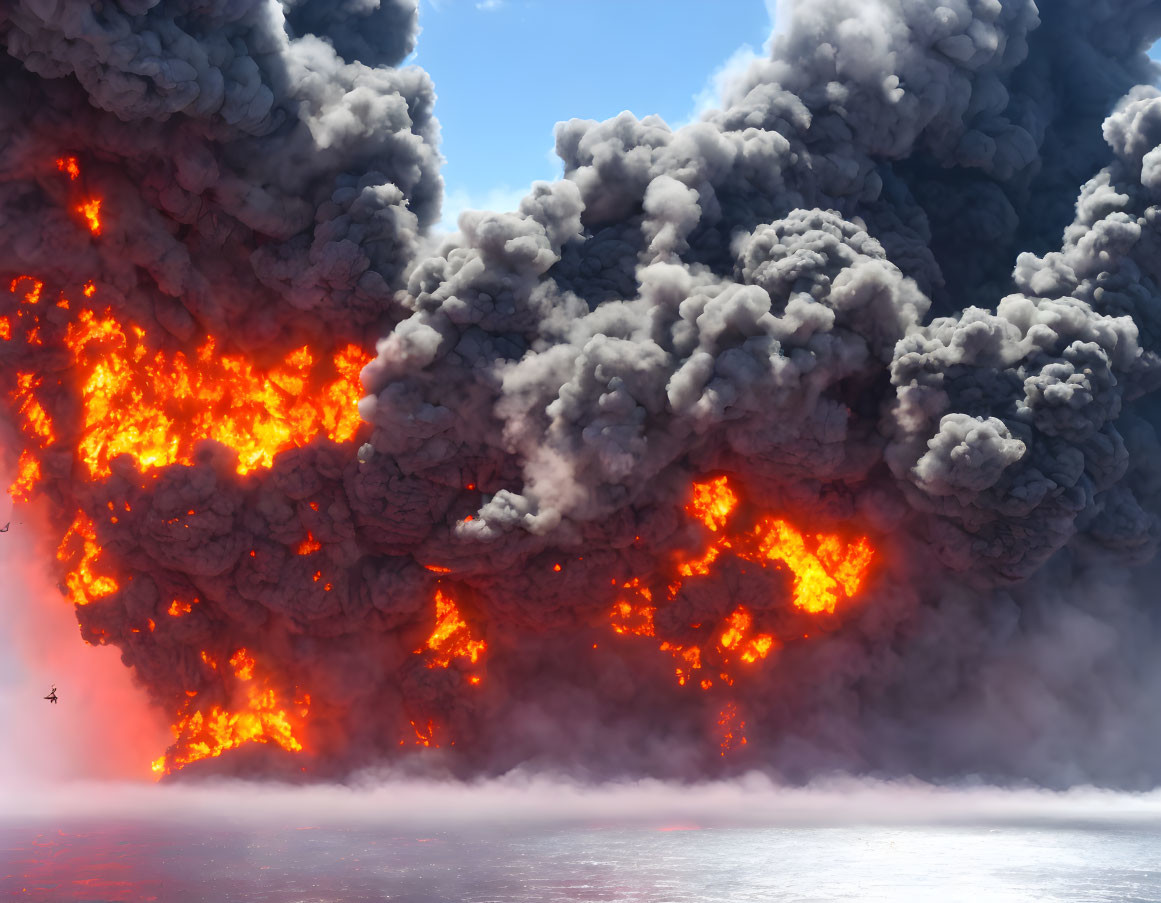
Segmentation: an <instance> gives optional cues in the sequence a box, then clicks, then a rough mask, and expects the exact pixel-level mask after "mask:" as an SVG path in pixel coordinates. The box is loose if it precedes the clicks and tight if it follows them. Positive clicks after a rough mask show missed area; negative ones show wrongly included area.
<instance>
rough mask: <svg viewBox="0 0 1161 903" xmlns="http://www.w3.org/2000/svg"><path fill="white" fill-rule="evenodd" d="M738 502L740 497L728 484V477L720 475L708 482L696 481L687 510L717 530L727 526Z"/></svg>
mask: <svg viewBox="0 0 1161 903" xmlns="http://www.w3.org/2000/svg"><path fill="white" fill-rule="evenodd" d="M737 504H738V497H737V496H736V495H734V493H733V491H732V490H731V489H730V487H729V485H727V481H726V478H725V477H718V478H717V479H716V480H712V481H710V482H708V483H694V484H693V499H692V500H691V501H690V503H689V504H688V505H687V506H686V509H685V510H686V511H688V512H689V513H690V514H692V515H693V516H694V517H696V518H697V519H698V520H700V521H701V522H702V523H703V524H705V525H706V526H707V527H709V528H710V529H711V530H714V531H716V530H718V529H719V528H720V527H724V526H725V524H726V521H727V520H728V519H729V517H730V515H731V514H732V513H733V511H734V508H735V507H737Z"/></svg>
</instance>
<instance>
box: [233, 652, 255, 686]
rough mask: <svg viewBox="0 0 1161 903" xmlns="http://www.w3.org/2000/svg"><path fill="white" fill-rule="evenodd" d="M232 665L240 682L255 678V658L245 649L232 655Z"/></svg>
mask: <svg viewBox="0 0 1161 903" xmlns="http://www.w3.org/2000/svg"><path fill="white" fill-rule="evenodd" d="M230 664H231V665H233V666H234V675H235V676H236V677H237V678H238V679H239V680H250V679H251V678H252V677H253V676H254V657H253V656H252V655H250V654H249V653H248V652H247V651H246V650H245V649H239V650H238V651H237V652H235V653H234V654H233V655H231V656H230Z"/></svg>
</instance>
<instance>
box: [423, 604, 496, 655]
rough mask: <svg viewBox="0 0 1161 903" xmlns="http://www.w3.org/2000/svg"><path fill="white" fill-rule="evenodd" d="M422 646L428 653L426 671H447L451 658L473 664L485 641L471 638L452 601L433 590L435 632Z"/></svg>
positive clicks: (482, 649) (484, 647)
mask: <svg viewBox="0 0 1161 903" xmlns="http://www.w3.org/2000/svg"><path fill="white" fill-rule="evenodd" d="M425 645H426V647H427V649H428V650H430V652H431V655H430V657H429V658H428V661H427V667H429V668H446V667H448V666H449V665H451V662H452V659H454V658H463V659H467V660H468V661H469V662H471V663H472V664H473V665H474V664H476V662H478V661H479V659H480V656H481V655H482V654H483V652H484V650H485V649H486V648H487V644H486V643H485V642H484V640H476V639H472V633H471V630H470V629H469V627H468V622H467V621H465V620H464V619H463V617H462V616H461V615H460V610H459V609H458V608H457V607H456V604H455V602H453V601H452V599H451V598H450V597H449V596H447V595H446V594H445V593H444V592H443V591H442V590H441V589H438V588H437V589H436V591H435V629H434V630H433V631H432V632H431V636H429V637H428V638H427V643H426V644H425ZM419 651H420V652H422V651H423V650H422V649H420V650H419Z"/></svg>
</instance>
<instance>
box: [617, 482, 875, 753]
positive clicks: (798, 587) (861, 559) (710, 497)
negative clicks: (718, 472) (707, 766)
mask: <svg viewBox="0 0 1161 903" xmlns="http://www.w3.org/2000/svg"><path fill="white" fill-rule="evenodd" d="M738 503H739V499H738V496H737V495H736V494H735V493H734V491H733V490H732V489H731V488H730V486H729V482H728V480H727V478H725V477H719V478H717V479H714V480H710V481H707V482H704V483H695V484H694V486H693V492H692V493H691V499H690V502H689V504H688V505H687V506H686V511H687V512H688V513H689V514H690V516H691V517H694V518H696V519H697V520H699V521H701V523H702V524H704V525H705V527H706V528H707V529H708V530H709V531H710V532H711V533H713V534H715V536H714V538H713V541H712V543H711V545H710V546H709V547H708V548H707V549H706V550H705V551H704V552H703V553H701V554H700V555H699V556H697V557H695V558H692V559H689V560H685V561H679V562H677V565H676V570H677V575H678V576H677V577H676V579H674V580H673V581H672V582H670V583H669V584H668V585H667V586H666V587H665V591H666V595H665V598H664V599H663V600H662V601H661V602H660V604H666V603H670V602H673V601H674V600H675V599H676V597H677V595H678V593H679V592H680V590H681V587H682V584H683V583H684V581H685V579H687V578H691V577H697V576H707V575H709V574H711V573H712V572H713V570H714V567H715V565H716V564H717V562H718V560H719V559H720V558H721V557H722V555H723V554H725V553H726V552H729V553H731V554H733V555H734V556H735V557H737V558H739V559H741V560H742V561H746V562H750V563H752V564H756V565H757V566H758V567H760V568H762V569H765V568H766V567H769V566H775V567H778V566H785V567H786V568H788V570H789V571H790V573H791V575H792V576H793V590H792V592H793V595H792V599H791V601H792V603H793V605H794V606H795V607H796V608H797V609H799V610H800V611H802V612H804V613H807V614H812V615H817V614H824V613H825V614H833V613H834V611H835V610H836V608H837V607H838V606H839V604H840V603H841V602H843V601H845V600H849V599H851V598H853V597H854V596H855V595H856V594H857V593H858V591H859V590H860V589H861V588H862V585H863V583H864V581H865V579H866V576H867V573H868V571H869V569H870V565H871V562H872V560H873V558H874V551H873V549H872V548H871V544H870V542H869V541H868V540H867V538H866V537H860V538H858V539H855V540H853V541H850V542H848V541H844V540H843V539H842V537H840V536H837V535H831V534H818V535H815V536H812V537H811V536H807V535H805V534H803V533H802V531H800V530H799V529H797V528H796V527H794V526H793V525H792V524H790V523H789V522H788V521H787V520H784V519H780V518H774V517H764V518H761V519H760V520H759V521H758V523H757V525H756V526H754V527H753V528H752V529H750V530H748V531H729V530H727V526H728V524H729V521H730V519H731V517H732V516H733V515H734V513H735V511H736V509H737V507H738ZM622 589H623V590H624V591H625V592H624V593H623V594H622V596H621V597H620V598H619V599H617V601H616V602H615V603H614V604H613V607H612V610H611V611H610V612H609V624H610V626H611V627H612V629H613V632H614V633H617V634H621V635H628V636H638V637H654V638H657V630H656V625H655V616H656V613H657V610H658V604H659V603H658V601H657V600H655V598H654V594H653V591H652V590H651V589H650V588H649V587H648V586H646V585H645V584H644V583H643V582H642V581H641V580H640V578H633V579H631V580H629V581H626V582H625V583H624V584H622ZM690 626H691V629H697V628H700V627H701V624H700V623H699V624H693V625H690ZM713 638H714V639H713V640H712V641H710V642H709V643H704V644H692V643H686V642H679V641H676V640H673V639H661V641H660V643H659V646H658V648H659V649H660V651H662V652H665V653H668V654H669V655H670V656H671V657H672V659H673V661H674V674H675V676H676V678H677V683H678V685H680V686H685V685H686V684H687V683H689V682H690V681H691V680H693V679H694V677H695V672H699V671H700V672H703V673H704V670H709V671H710V675H709V676H705V677H700V679H698V680H697V681H696V682H697V685H698V686H699V687H700V688H701V689H703V690H709V689H711V688H712V687H713V686H714V684H715V681H719V680H720V681H721V682H722V683H723V684H725V685H726V686H732V685H733V683H734V676H733V675H734V673H735V670H734V669H735V668H736V667H737V666H739V665H741V666H752V665H754V664H756V663H758V662H761V661H763V660H765V659H766V658H768V657H769V656H770V655H771V654H773V653H774V652H776V651H777V650H778V649H779V648H780V646H781V645H782V641H781V640H780V639H779V638H778V637H776V636H775V635H774V634H772V633H766V632H759V631H757V630H756V629H755V625H754V616H753V614H752V613H751V612H750V611H748V610H747V609H746V608H745V607H744V606H736V607H735V608H734V609H733V611H731V612H730V614H729V615H727V616H726V617H725V618H724V620H723V621H722V622H721V624H720V626H719V627H718V629H717V630H716V631H714V634H713ZM736 714H737V713H736V709H734V708H727V709H726V710H723V713H722V715H721V719H720V720H719V725H720V726H721V728H722V736H723V738H725V739H724V741H723V746H722V754H723V755H724V754H725V753H726V752H727V751H728V750H729V749H732V748H734V747H736V746H738V745H742V744H744V743H745V742H746V740H745V737H744V734H743V733H742V730H743V728H744V727H745V724H744V722H740V721H738V720H737V717H736ZM735 722H736V723H735ZM739 738H740V739H739Z"/></svg>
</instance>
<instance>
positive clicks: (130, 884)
mask: <svg viewBox="0 0 1161 903" xmlns="http://www.w3.org/2000/svg"><path fill="white" fill-rule="evenodd" d="M5 853H6V854H7V855H6V862H5V866H6V868H5V871H6V872H7V874H5V875H3V876H0V897H3V898H4V899H15V900H19V899H27V900H54V901H56V900H61V901H69V900H75V901H81V900H86V901H92V900H100V901H102V903H106V901H107V903H137V901H157V900H160V899H161V897H160V896H159V894H160V893H161V891H162V881H161V879H160V877H159V876H157V874H156V872H155V871H153V869H152V868H151V865H152V864H151V863H150V862H149V861H148V859H146V857H145V856H144V855H143V849H142V847H140V846H139V845H134V844H125V843H124V842H122V841H120V840H118V839H115V838H114V837H112V836H107V835H105V834H104V833H103V832H101V831H91V832H88V831H86V832H78V833H68V832H66V831H61V830H57V831H55V832H52V833H40V834H36V835H34V836H33V837H32V838H31V839H30V840H29V841H28V842H27V845H26V846H21V845H18V844H12V843H7V844H5Z"/></svg>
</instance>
